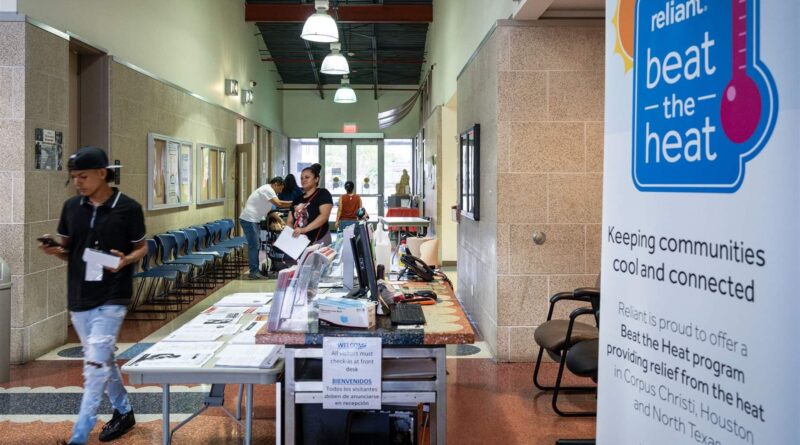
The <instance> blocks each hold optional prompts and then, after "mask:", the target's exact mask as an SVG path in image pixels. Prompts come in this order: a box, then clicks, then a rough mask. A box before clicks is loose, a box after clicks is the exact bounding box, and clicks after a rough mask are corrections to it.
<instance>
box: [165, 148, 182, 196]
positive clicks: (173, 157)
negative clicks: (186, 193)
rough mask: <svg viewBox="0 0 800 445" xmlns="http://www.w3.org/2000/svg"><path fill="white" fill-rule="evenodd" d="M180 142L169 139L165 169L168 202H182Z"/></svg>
mask: <svg viewBox="0 0 800 445" xmlns="http://www.w3.org/2000/svg"><path fill="white" fill-rule="evenodd" d="M180 148H181V146H180V144H178V143H177V142H172V141H167V156H166V158H165V161H166V163H167V165H166V166H165V170H166V171H167V175H166V179H167V181H166V188H167V191H166V193H167V204H177V203H178V202H180V183H179V182H178V179H179V178H180V170H179V169H178V153H179V151H180Z"/></svg>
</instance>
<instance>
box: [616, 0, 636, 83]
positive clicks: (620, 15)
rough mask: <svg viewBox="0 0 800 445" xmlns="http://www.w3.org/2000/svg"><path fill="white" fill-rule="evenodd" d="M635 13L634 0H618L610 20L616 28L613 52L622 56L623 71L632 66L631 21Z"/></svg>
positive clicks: (628, 69)
mask: <svg viewBox="0 0 800 445" xmlns="http://www.w3.org/2000/svg"><path fill="white" fill-rule="evenodd" d="M635 13H636V0H619V1H618V2H617V10H616V11H615V12H614V18H613V19H611V22H612V23H613V24H614V27H615V28H616V29H617V33H616V34H617V38H616V39H615V42H614V52H615V53H617V54H619V55H620V57H622V63H623V64H624V65H625V72H626V73H627V72H628V71H630V70H631V68H633V22H634V20H633V19H634V14H635Z"/></svg>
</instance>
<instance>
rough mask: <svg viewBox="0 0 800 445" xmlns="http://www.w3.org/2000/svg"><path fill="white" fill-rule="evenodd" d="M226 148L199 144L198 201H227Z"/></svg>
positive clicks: (202, 202)
mask: <svg viewBox="0 0 800 445" xmlns="http://www.w3.org/2000/svg"><path fill="white" fill-rule="evenodd" d="M226 160H227V153H226V150H225V149H224V148H222V147H215V146H213V145H209V144H197V203H198V204H213V203H222V202H225V185H226V184H225V171H226V169H225V162H226Z"/></svg>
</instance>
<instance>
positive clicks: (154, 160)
mask: <svg viewBox="0 0 800 445" xmlns="http://www.w3.org/2000/svg"><path fill="white" fill-rule="evenodd" d="M147 139H148V150H147V165H148V169H147V183H148V189H147V210H157V209H163V208H171V207H186V206H188V205H189V204H190V203H191V202H192V187H193V182H192V179H193V176H194V175H193V155H192V149H193V145H192V143H191V142H188V141H182V140H179V139H176V138H173V137H169V136H162V135H159V134H155V133H150V134H149V135H148V138H147Z"/></svg>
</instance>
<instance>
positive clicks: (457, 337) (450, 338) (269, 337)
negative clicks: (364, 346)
mask: <svg viewBox="0 0 800 445" xmlns="http://www.w3.org/2000/svg"><path fill="white" fill-rule="evenodd" d="M395 287H398V288H399V289H400V290H402V291H406V292H413V290H415V289H418V290H421V289H432V290H433V291H434V292H436V294H437V296H438V298H439V301H438V302H437V303H436V304H435V305H428V306H422V311H423V313H424V314H425V321H426V324H425V325H424V327H423V329H415V328H409V327H402V326H392V322H391V320H389V317H388V316H382V315H379V316H378V317H377V320H376V327H375V328H374V329H355V328H342V327H335V326H318V325H317V323H312V324H311V326H310V327H309V332H268V331H267V329H266V326H264V327H263V328H262V329H261V331H259V332H258V334H256V343H262V344H284V345H287V346H293V345H294V346H300V345H308V346H321V345H322V339H323V338H324V337H381V338H382V339H383V344H384V345H385V346H390V345H397V346H420V345H450V344H465V343H474V342H475V331H473V329H472V326H470V324H469V320H467V316H466V314H465V313H464V310H463V309H462V307H461V304H460V303H459V302H458V300H457V299H456V297H455V295H454V294H453V292H452V291H451V290H450V287H448V286H447V285H446V284H444V283H440V282H434V283H423V282H415V281H403V282H397V283H395Z"/></svg>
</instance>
